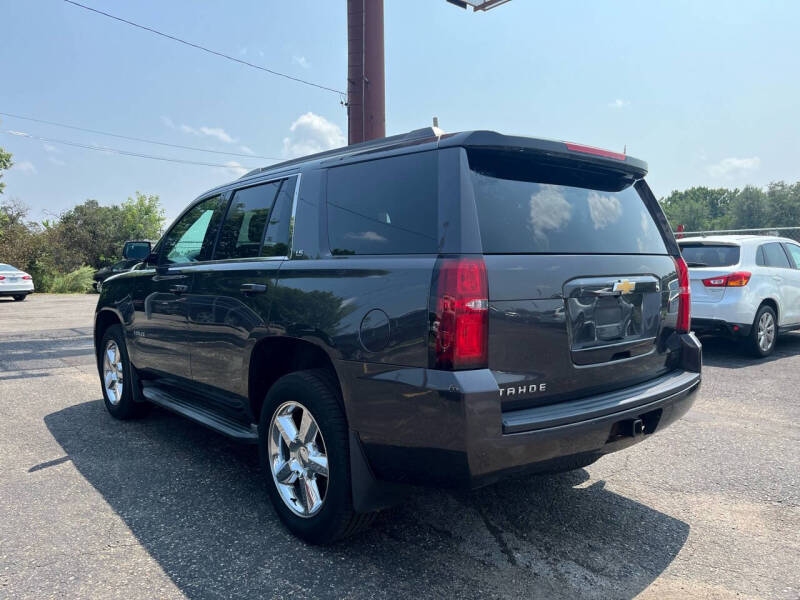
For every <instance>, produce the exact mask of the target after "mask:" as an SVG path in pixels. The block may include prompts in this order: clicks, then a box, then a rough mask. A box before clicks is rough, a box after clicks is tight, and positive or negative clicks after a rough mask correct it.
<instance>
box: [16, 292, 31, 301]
mask: <svg viewBox="0 0 800 600" xmlns="http://www.w3.org/2000/svg"><path fill="white" fill-rule="evenodd" d="M27 297H28V294H17V295H16V296H14V302H24V301H25V298H27Z"/></svg>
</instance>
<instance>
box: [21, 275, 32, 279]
mask: <svg viewBox="0 0 800 600" xmlns="http://www.w3.org/2000/svg"><path fill="white" fill-rule="evenodd" d="M22 278H23V279H33V277H31V276H30V275H23V276H22Z"/></svg>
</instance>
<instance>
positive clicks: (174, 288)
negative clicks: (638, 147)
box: [169, 285, 189, 294]
mask: <svg viewBox="0 0 800 600" xmlns="http://www.w3.org/2000/svg"><path fill="white" fill-rule="evenodd" d="M169 291H170V292H172V293H173V294H183V293H184V292H188V291H189V286H188V285H171V286H169Z"/></svg>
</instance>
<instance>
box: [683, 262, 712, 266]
mask: <svg viewBox="0 0 800 600" xmlns="http://www.w3.org/2000/svg"><path fill="white" fill-rule="evenodd" d="M686 266H687V267H707V266H708V265H707V264H706V263H702V262H687V263H686Z"/></svg>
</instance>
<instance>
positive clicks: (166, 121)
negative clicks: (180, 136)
mask: <svg viewBox="0 0 800 600" xmlns="http://www.w3.org/2000/svg"><path fill="white" fill-rule="evenodd" d="M161 122H162V123H163V124H164V125H166V126H167V127H169V128H170V129H175V123H174V122H173V120H172V119H170V118H169V117H165V116H164V115H161Z"/></svg>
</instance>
